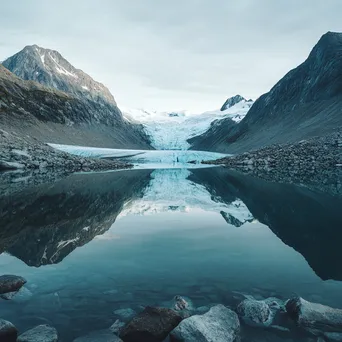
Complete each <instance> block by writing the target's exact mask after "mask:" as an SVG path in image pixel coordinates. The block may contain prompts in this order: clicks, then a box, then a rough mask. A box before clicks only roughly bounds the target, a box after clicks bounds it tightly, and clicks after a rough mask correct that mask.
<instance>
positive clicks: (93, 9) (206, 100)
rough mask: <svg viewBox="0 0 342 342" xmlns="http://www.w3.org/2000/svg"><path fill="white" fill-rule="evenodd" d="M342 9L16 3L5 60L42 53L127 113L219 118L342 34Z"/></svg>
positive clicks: (106, 1)
mask: <svg viewBox="0 0 342 342" xmlns="http://www.w3.org/2000/svg"><path fill="white" fill-rule="evenodd" d="M341 13H342V0H324V1H323V0H322V1H318V0H172V1H170V0H73V1H71V0H59V1H46V0H30V1H28V0H16V1H6V2H4V1H3V2H2V4H1V20H0V32H1V35H0V60H3V59H5V58H6V57H8V56H11V55H13V54H14V53H16V52H18V51H19V50H21V49H22V48H23V47H24V46H25V45H32V44H38V45H40V46H42V47H45V48H51V49H55V50H58V51H59V52H60V53H61V54H62V55H63V56H64V57H65V58H66V59H67V60H68V61H69V62H70V63H71V64H73V65H74V66H75V67H77V68H80V69H82V70H83V71H85V72H86V73H88V74H90V75H91V76H92V77H93V78H94V79H96V80H97V81H101V82H103V83H104V84H105V85H106V86H108V87H109V89H110V90H111V92H112V93H113V95H114V97H115V98H116V100H117V102H118V104H119V106H120V105H122V106H125V107H132V108H147V109H156V110H179V109H188V110H191V111H195V112H203V111H205V110H210V109H216V108H218V107H220V106H221V105H222V104H223V102H224V101H225V99H226V98H227V97H229V96H232V95H235V94H241V95H242V96H244V97H247V98H253V99H255V98H257V97H258V96H260V95H261V94H263V93H264V92H266V91H268V90H269V89H270V88H271V87H272V86H273V85H274V84H275V83H276V82H277V81H278V80H279V79H280V78H281V77H282V76H283V75H284V74H285V73H286V72H287V71H289V70H290V69H292V68H293V67H295V66H297V65H298V64H300V63H301V62H302V61H304V59H305V58H306V57H307V55H308V54H309V52H310V50H311V49H312V47H313V46H314V44H315V43H316V42H317V41H318V39H319V38H320V36H321V35H322V34H324V33H325V32H327V31H342V20H341Z"/></svg>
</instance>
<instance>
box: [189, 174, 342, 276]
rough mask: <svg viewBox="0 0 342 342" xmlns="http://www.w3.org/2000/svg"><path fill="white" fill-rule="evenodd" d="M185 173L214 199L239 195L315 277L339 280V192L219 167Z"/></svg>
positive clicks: (341, 221) (341, 214)
mask: <svg viewBox="0 0 342 342" xmlns="http://www.w3.org/2000/svg"><path fill="white" fill-rule="evenodd" d="M190 179H191V180H192V181H194V182H197V183H199V184H202V185H204V186H205V187H206V189H207V190H208V191H209V192H210V193H211V194H212V195H213V196H214V197H215V198H216V199H217V200H220V201H223V202H227V203H231V200H232V198H235V197H236V198H240V199H241V200H242V201H243V203H244V204H245V205H246V206H247V207H248V209H249V210H250V212H251V213H252V215H253V216H254V217H255V218H256V219H258V220H259V221H260V222H261V223H264V224H265V225H267V226H268V227H269V228H270V229H271V230H272V231H273V232H274V233H275V234H276V235H277V236H278V237H279V238H280V239H281V240H282V241H283V242H284V243H286V244H287V245H289V246H291V247H293V248H294V249H295V250H297V251H298V252H299V253H301V254H302V255H303V256H304V258H305V259H306V260H307V262H308V263H309V264H310V266H311V267H312V269H313V270H314V271H315V272H316V274H317V275H318V276H319V277H320V278H321V279H323V280H327V279H335V280H342V269H341V267H340V265H339V260H341V258H342V249H341V243H342V230H341V228H342V211H341V208H342V198H341V197H337V196H336V195H335V196H334V195H330V194H328V193H323V192H318V191H313V190H310V189H309V188H306V187H304V186H296V185H292V184H279V183H272V182H267V181H264V180H261V179H259V178H254V177H252V176H247V175H243V174H241V173H238V172H236V171H232V170H227V169H224V168H215V169H202V170H193V172H192V175H191V177H190ZM223 216H224V217H225V219H226V218H227V216H225V215H223ZM230 220H231V219H230Z"/></svg>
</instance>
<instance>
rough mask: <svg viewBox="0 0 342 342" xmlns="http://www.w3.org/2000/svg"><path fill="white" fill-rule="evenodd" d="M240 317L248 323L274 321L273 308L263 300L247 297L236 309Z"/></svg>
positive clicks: (257, 323) (262, 323)
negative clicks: (272, 316)
mask: <svg viewBox="0 0 342 342" xmlns="http://www.w3.org/2000/svg"><path fill="white" fill-rule="evenodd" d="M236 311H237V313H238V315H239V317H241V319H242V320H243V321H244V322H245V323H246V324H248V325H252V326H253V325H262V326H264V325H269V324H270V322H271V321H272V318H271V309H270V307H269V306H268V304H267V303H266V302H264V301H262V300H254V299H246V300H244V301H243V302H241V303H240V304H239V305H238V307H237V309H236Z"/></svg>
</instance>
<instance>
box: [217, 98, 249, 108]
mask: <svg viewBox="0 0 342 342" xmlns="http://www.w3.org/2000/svg"><path fill="white" fill-rule="evenodd" d="M241 101H245V102H247V100H246V99H245V98H244V97H242V96H241V95H235V96H233V97H230V98H228V99H227V101H226V102H225V103H224V104H223V106H222V107H221V109H220V110H221V112H223V111H225V110H227V109H228V108H231V107H233V106H235V105H236V104H237V103H239V102H241ZM248 102H252V100H249V101H248Z"/></svg>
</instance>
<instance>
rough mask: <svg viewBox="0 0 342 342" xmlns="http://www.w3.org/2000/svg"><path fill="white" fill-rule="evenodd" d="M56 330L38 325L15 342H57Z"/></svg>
mask: <svg viewBox="0 0 342 342" xmlns="http://www.w3.org/2000/svg"><path fill="white" fill-rule="evenodd" d="M57 341H58V334H57V330H56V329H55V328H54V327H52V326H50V325H38V326H37V327H35V328H33V329H30V330H28V331H26V332H24V333H23V334H21V335H20V336H19V337H18V340H17V342H57Z"/></svg>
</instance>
